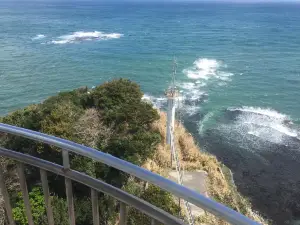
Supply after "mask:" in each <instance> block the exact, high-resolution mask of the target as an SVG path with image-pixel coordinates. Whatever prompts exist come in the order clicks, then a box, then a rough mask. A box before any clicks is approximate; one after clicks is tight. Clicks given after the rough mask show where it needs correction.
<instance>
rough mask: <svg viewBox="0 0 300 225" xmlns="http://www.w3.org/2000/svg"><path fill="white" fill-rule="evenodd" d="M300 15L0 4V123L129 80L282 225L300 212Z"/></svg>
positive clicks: (276, 10)
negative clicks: (170, 102) (174, 104)
mask: <svg viewBox="0 0 300 225" xmlns="http://www.w3.org/2000/svg"><path fill="white" fill-rule="evenodd" d="M299 37H300V3H299V4H297V3H255V4H254V3H253V4H249V3H247V4H246V3H243V4H242V3H240V4H238V3H224V2H223V3H201V2H198V3H195V2H194V3H191V2H176V3H175V2H135V3H134V2H108V1H107V2H103V1H101V2H100V1H96V0H95V1H83V0H77V1H66V0H61V1H57V0H44V1H41V0H40V1H38V0H36V1H32V0H23V1H16V0H1V1H0V115H6V114H8V113H9V112H12V111H14V110H16V109H20V108H22V107H25V106H27V105H29V104H33V103H39V102H41V101H43V100H44V99H46V98H47V97H48V96H51V95H55V94H57V93H58V92H60V91H66V90H71V89H74V88H78V87H81V86H88V87H93V86H96V85H99V84H101V83H103V82H105V81H107V80H112V79H114V78H120V77H125V78H129V79H131V80H133V81H136V82H137V83H139V84H140V86H141V88H142V90H143V91H144V92H145V96H144V98H145V99H149V100H151V101H152V102H153V104H154V105H155V106H156V107H158V108H161V109H165V107H166V98H165V96H164V91H165V90H166V89H167V88H168V86H169V85H170V83H171V80H172V67H173V60H174V58H176V61H177V73H176V81H175V82H176V85H177V87H178V88H179V89H180V92H181V98H180V100H179V101H178V110H177V111H178V114H177V118H178V119H180V120H182V122H183V123H184V124H185V125H186V127H187V128H188V129H189V131H190V132H191V133H192V134H193V135H194V137H195V138H196V139H197V141H199V145H200V147H201V149H202V150H203V151H208V152H211V153H213V154H215V155H216V156H217V158H218V159H219V160H221V161H222V162H223V163H225V164H226V165H227V166H228V167H229V168H230V169H231V170H232V172H233V175H234V180H235V183H236V185H237V186H238V189H239V191H240V192H241V193H243V194H244V195H246V196H248V197H249V198H250V200H251V202H252V203H253V205H254V206H255V208H256V209H257V210H259V211H260V212H261V213H262V214H263V215H265V216H267V217H269V218H271V219H274V220H275V221H276V222H277V223H278V224H283V223H285V222H286V221H288V220H292V219H297V218H298V217H299V215H300V207H299V206H298V205H297V204H296V202H297V201H299V200H300V194H299V193H298V191H299V190H300V175H299V174H298V172H297V171H298V170H299V168H300V152H299V150H300V149H299V147H300V141H299V136H300V132H299V126H300V116H299V111H300V90H299V87H300V63H299V60H300V38H299Z"/></svg>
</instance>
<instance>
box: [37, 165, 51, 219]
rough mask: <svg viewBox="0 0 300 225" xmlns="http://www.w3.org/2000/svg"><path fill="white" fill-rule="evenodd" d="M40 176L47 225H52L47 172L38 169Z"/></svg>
mask: <svg viewBox="0 0 300 225" xmlns="http://www.w3.org/2000/svg"><path fill="white" fill-rule="evenodd" d="M40 174H41V180H42V187H43V192H44V199H45V205H46V210H47V219H48V224H49V225H54V219H53V211H52V206H51V199H50V194H49V186H48V178H47V172H46V171H45V170H43V169H40Z"/></svg>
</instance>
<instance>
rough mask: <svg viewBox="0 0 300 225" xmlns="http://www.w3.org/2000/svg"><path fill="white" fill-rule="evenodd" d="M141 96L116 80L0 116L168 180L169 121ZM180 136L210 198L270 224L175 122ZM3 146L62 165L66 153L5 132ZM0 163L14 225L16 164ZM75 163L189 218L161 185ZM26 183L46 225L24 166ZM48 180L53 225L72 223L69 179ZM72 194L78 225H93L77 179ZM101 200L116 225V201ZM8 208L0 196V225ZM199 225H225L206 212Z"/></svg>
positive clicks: (36, 184) (37, 184)
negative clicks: (67, 190)
mask: <svg viewBox="0 0 300 225" xmlns="http://www.w3.org/2000/svg"><path fill="white" fill-rule="evenodd" d="M142 97H143V93H142V91H141V90H140V87H139V86H138V85H137V84H136V83H134V82H132V81H129V80H126V79H118V80H113V81H111V82H107V83H104V84H102V85H100V86H97V87H96V88H94V89H88V88H87V87H82V88H79V89H76V90H73V91H68V92H62V93H59V94H58V95H57V96H53V97H50V98H48V99H46V100H45V101H44V102H42V103H40V104H35V105H30V106H28V107H25V108H24V109H20V110H17V111H15V112H12V113H10V114H8V115H6V116H4V117H2V118H0V122H1V123H6V124H11V125H15V126H19V127H24V128H27V129H31V130H35V131H39V132H43V133H46V134H50V135H54V136H57V137H61V138H65V139H68V140H71V141H74V142H77V143H80V144H83V145H86V146H89V147H92V148H95V149H98V150H99V151H103V152H105V153H108V154H111V155H114V156H116V157H118V158H121V159H123V160H126V161H129V162H131V163H134V164H136V165H138V166H142V167H144V168H146V169H149V170H151V171H153V172H155V173H159V174H161V175H162V176H166V173H167V171H168V169H169V168H170V162H169V159H170V149H169V148H168V146H167V145H166V142H165V139H166V138H165V137H166V131H165V125H166V116H165V114H164V113H163V112H159V111H158V110H157V109H155V108H153V106H152V105H151V103H148V102H146V101H144V100H142ZM175 132H176V133H175V137H176V139H175V142H176V146H177V148H178V152H179V156H180V159H181V162H182V165H183V167H184V169H185V170H203V171H205V172H206V173H207V180H206V185H207V192H208V196H209V197H210V198H213V199H215V200H217V201H219V202H221V203H223V204H226V205H227V206H229V207H231V208H233V209H234V210H236V211H238V212H240V213H243V214H245V215H246V216H248V217H250V218H252V219H255V220H257V221H259V222H262V223H266V222H265V221H264V220H263V218H262V217H260V216H259V215H258V214H257V213H256V212H254V211H253V210H252V207H251V204H250V202H249V201H248V200H247V199H245V198H244V197H243V196H241V195H240V194H239V193H238V191H237V189H236V187H235V186H234V184H233V183H232V182H231V179H232V178H231V174H230V171H229V170H228V169H227V168H226V167H225V166H224V165H222V164H221V163H220V162H218V160H217V159H216V158H215V157H214V156H212V155H210V154H208V153H204V152H201V151H200V149H199V147H198V146H197V144H196V143H195V142H194V139H193V137H192V136H191V135H190V134H189V133H188V132H187V131H186V130H185V128H184V127H183V126H182V125H181V124H180V123H176V129H175ZM0 145H1V146H3V147H5V148H8V149H12V150H15V151H19V152H22V153H25V154H30V155H33V156H36V157H39V158H42V159H46V160H48V161H51V162H54V163H57V164H62V157H61V150H60V149H58V148H56V147H53V146H50V145H47V144H42V143H38V142H34V141H31V140H27V139H24V138H22V137H16V136H12V135H9V134H3V133H1V134H0ZM0 163H1V167H2V170H3V171H4V174H5V178H6V181H7V187H8V190H9V194H10V197H11V201H12V206H13V215H14V219H15V221H16V223H17V224H19V225H23V224H24V225H25V224H27V219H26V216H25V209H24V202H23V200H22V198H21V193H20V187H19V184H18V178H17V174H16V164H15V162H14V161H12V160H9V159H6V158H3V157H1V158H0ZM70 164H71V167H72V169H75V170H78V171H81V172H83V173H86V174H88V175H90V176H92V177H95V178H97V179H101V180H104V181H105V182H107V183H109V184H112V185H114V186H116V187H118V188H122V189H124V190H126V191H127V192H129V193H131V194H134V195H136V196H138V197H140V198H142V199H145V200H146V201H148V202H150V203H152V204H154V205H156V206H158V207H160V208H162V209H163V210H165V211H167V212H169V213H171V214H173V215H176V216H179V215H181V216H183V215H184V213H183V210H182V208H180V207H179V206H178V204H177V203H176V201H174V198H173V196H172V195H171V194H170V193H167V192H165V191H163V190H161V189H159V188H158V187H156V186H153V185H145V183H144V182H143V181H141V180H139V179H137V178H134V177H131V176H129V175H127V174H124V173H122V172H120V171H118V170H116V169H114V168H111V167H108V166H105V165H103V164H101V163H99V162H95V161H93V160H91V159H88V158H85V157H82V156H79V155H75V154H70ZM26 178H27V184H28V189H29V197H30V202H31V205H32V210H33V218H34V221H35V223H36V224H47V218H46V209H45V206H44V201H43V194H42V189H41V181H40V174H39V171H38V170H37V169H36V168H34V167H30V166H26ZM48 179H49V188H50V192H51V199H52V205H53V210H54V218H55V224H62V225H64V224H65V225H67V224H68V216H67V204H66V196H65V191H64V190H65V187H64V179H63V177H59V176H57V175H54V174H51V173H50V174H49V177H48ZM73 189H74V198H75V212H76V224H79V225H81V224H82V225H88V224H92V209H91V201H90V191H89V189H88V188H87V187H85V186H83V185H81V184H79V183H76V182H74V183H73ZM99 202H100V203H99V205H101V207H100V220H101V222H102V224H115V223H116V222H117V221H118V211H119V210H118V209H119V205H118V202H116V201H115V200H114V199H112V198H111V197H109V196H107V195H105V194H100V197H99ZM3 208H4V206H3V199H0V209H1V210H0V213H1V215H0V217H1V218H2V221H0V224H4V223H5V219H4V218H5V216H4V209H3ZM129 215H130V216H129V221H128V224H132V225H134V224H150V220H149V218H147V217H146V216H145V215H143V214H141V213H139V212H138V211H136V210H134V209H130V210H129ZM197 222H198V223H199V224H200V223H204V224H226V223H225V222H224V221H221V220H219V219H217V218H215V217H214V216H212V215H210V214H208V213H204V214H203V215H202V216H200V217H199V218H197Z"/></svg>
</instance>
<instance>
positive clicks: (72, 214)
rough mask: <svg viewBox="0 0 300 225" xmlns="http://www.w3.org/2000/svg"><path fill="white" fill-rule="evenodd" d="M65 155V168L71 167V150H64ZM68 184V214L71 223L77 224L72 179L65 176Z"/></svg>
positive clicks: (63, 155) (63, 154) (72, 224)
mask: <svg viewBox="0 0 300 225" xmlns="http://www.w3.org/2000/svg"><path fill="white" fill-rule="evenodd" d="M62 157H63V166H64V170H65V171H66V170H69V169H70V159H69V152H68V151H66V150H62ZM65 184H66V195H67V203H68V214H69V223H70V225H75V211H74V198H73V191H72V181H71V180H70V179H69V178H65Z"/></svg>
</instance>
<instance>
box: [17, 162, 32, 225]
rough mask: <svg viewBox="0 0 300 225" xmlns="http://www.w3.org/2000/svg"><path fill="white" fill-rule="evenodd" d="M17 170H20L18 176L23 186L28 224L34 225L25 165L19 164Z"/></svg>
mask: <svg viewBox="0 0 300 225" xmlns="http://www.w3.org/2000/svg"><path fill="white" fill-rule="evenodd" d="M17 170H18V175H19V178H20V186H21V191H22V195H23V200H24V205H25V212H26V216H27V219H28V224H29V225H33V218H32V213H31V207H30V201H29V196H28V189H27V184H26V178H25V170H24V165H23V164H21V163H18V164H17Z"/></svg>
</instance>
